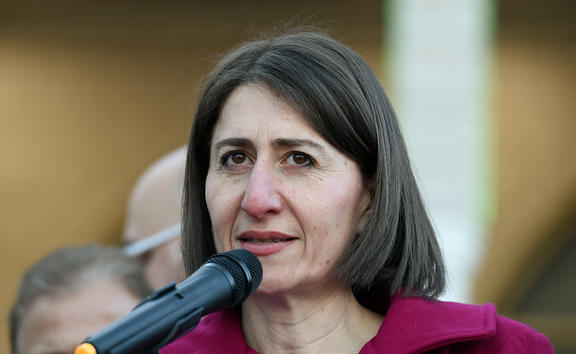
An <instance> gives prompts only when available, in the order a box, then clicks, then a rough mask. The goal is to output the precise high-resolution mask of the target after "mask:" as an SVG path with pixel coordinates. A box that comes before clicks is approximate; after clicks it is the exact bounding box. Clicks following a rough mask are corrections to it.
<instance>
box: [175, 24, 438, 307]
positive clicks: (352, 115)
mask: <svg viewBox="0 0 576 354" xmlns="http://www.w3.org/2000/svg"><path fill="white" fill-rule="evenodd" d="M245 84H255V85H261V86H264V87H266V88H268V89H270V90H272V91H273V92H274V93H276V94H278V95H279V96H281V97H283V98H284V99H286V101H287V102H289V103H290V104H291V105H292V107H293V108H294V109H295V110H296V111H297V112H299V113H300V114H301V115H302V116H303V117H304V118H305V119H306V120H307V121H308V122H309V123H310V124H311V126H312V127H313V128H314V129H315V130H316V131H317V132H318V133H319V134H320V135H321V136H323V137H324V138H325V139H326V140H327V141H328V142H329V143H331V144H332V145H333V146H334V147H335V148H336V149H338V150H339V151H341V152H342V153H344V154H345V155H347V156H349V157H350V158H351V159H352V160H354V161H355V162H356V163H357V164H358V166H359V168H360V171H361V173H362V174H363V177H364V180H365V181H367V182H369V183H370V186H371V196H372V200H371V209H372V212H371V215H370V219H369V221H368V223H367V226H366V228H365V230H364V232H363V233H362V234H360V235H357V237H355V238H354V239H353V241H352V242H351V243H350V244H349V246H348V248H347V250H346V251H345V253H344V255H343V256H342V259H341V260H340V263H339V264H338V266H337V268H336V272H337V274H338V275H339V276H341V277H342V278H343V279H345V281H347V282H349V284H350V286H351V287H352V289H353V290H354V292H355V294H356V295H357V296H358V297H359V300H360V298H361V299H362V301H361V302H362V303H364V304H365V306H367V307H370V306H369V305H366V304H368V303H379V302H380V303H381V302H382V301H386V299H388V298H389V297H390V295H391V294H393V293H396V292H398V291H402V292H403V293H404V294H410V295H417V296H425V297H429V298H436V297H437V296H438V295H440V294H441V293H442V292H443V290H444V286H445V268H444V263H443V260H442V255H441V251H440V248H439V246H438V243H437V240H436V236H435V234H434V229H433V227H432V225H431V223H430V220H429V218H428V215H427V212H426V209H425V207H424V205H423V202H422V199H421V196H420V192H419V191H418V186H417V185H416V181H415V179H414V176H413V174H412V170H411V167H410V162H409V159H408V155H407V153H406V147H405V144H404V140H403V137H402V133H401V131H400V128H399V125H398V121H397V118H396V115H395V112H394V109H393V108H392V105H391V104H390V102H389V100H388V97H387V96H386V93H385V92H384V90H383V89H382V86H381V85H380V83H379V81H378V79H377V78H376V76H375V75H374V73H373V72H372V70H371V69H370V67H369V66H368V64H366V62H365V61H364V60H363V59H362V58H361V57H360V56H359V55H358V54H356V53H355V52H354V51H353V50H351V49H350V48H348V47H346V46H344V45H343V44H341V43H340V42H338V41H337V40H335V39H333V38H332V37H330V36H328V35H326V34H323V33H319V32H291V33H284V34H281V35H279V36H274V37H269V38H265V39H259V40H255V41H250V42H247V43H244V44H242V45H240V46H238V47H236V48H234V49H232V51H230V52H229V53H228V54H227V55H226V56H225V57H223V59H221V60H220V62H219V63H218V64H217V66H216V68H215V69H214V70H213V71H212V73H211V74H210V75H209V76H208V80H207V83H206V85H205V87H204V90H203V92H202V95H201V97H200V101H199V103H198V108H197V112H196V116H195V121H194V126H193V128H192V133H191V135H190V142H189V148H188V157H187V163H186V177H185V182H184V189H185V190H184V208H183V213H184V215H183V240H182V247H183V255H184V263H185V267H186V271H187V273H188V274H191V273H192V272H194V271H195V270H196V269H197V268H198V267H200V266H201V265H202V263H203V262H204V261H205V260H206V258H207V257H209V256H210V255H211V254H213V253H214V252H216V249H215V246H214V240H213V235H212V224H211V221H210V215H209V213H208V208H207V205H206V200H205V197H204V196H205V182H206V176H207V173H208V168H209V163H210V142H211V138H212V134H213V129H214V126H215V125H216V122H217V120H218V117H219V115H220V111H221V109H222V106H223V105H224V103H225V102H226V99H227V98H228V96H229V95H230V93H231V92H232V91H233V90H234V89H236V88H237V87H239V86H241V85H245Z"/></svg>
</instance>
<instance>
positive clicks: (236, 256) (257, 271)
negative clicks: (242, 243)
mask: <svg viewBox="0 0 576 354" xmlns="http://www.w3.org/2000/svg"><path fill="white" fill-rule="evenodd" d="M206 263H216V264H218V265H220V266H222V267H223V268H224V269H226V270H227V271H228V272H230V274H231V275H232V277H233V278H234V282H235V283H236V286H235V287H234V292H233V294H232V296H233V299H232V305H231V306H230V307H234V306H236V305H238V304H240V303H241V302H242V301H244V300H245V299H246V298H247V297H248V296H249V295H250V294H252V293H253V292H254V291H255V290H256V288H258V286H259V285H260V282H261V281H262V264H261V263H260V261H259V260H258V257H256V256H255V255H254V254H252V252H250V251H246V250H244V249H236V250H232V251H228V252H224V253H217V254H215V255H213V256H211V257H210V258H208V260H207V261H206Z"/></svg>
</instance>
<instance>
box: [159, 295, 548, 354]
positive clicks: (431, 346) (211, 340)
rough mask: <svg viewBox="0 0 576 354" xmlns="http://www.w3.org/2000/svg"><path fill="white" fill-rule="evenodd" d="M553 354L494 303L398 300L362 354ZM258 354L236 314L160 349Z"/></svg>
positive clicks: (220, 316) (219, 316)
mask: <svg viewBox="0 0 576 354" xmlns="http://www.w3.org/2000/svg"><path fill="white" fill-rule="evenodd" d="M428 351H430V352H432V353H538V354H546V353H554V349H553V348H552V345H551V344H550V341H549V340H548V338H547V337H546V336H544V335H543V334H541V333H539V332H537V331H535V330H534V329H532V328H530V327H528V326H526V325H524V324H522V323H520V322H516V321H514V320H511V319H509V318H506V317H502V316H498V315H497V313H496V308H495V306H494V305H493V304H487V305H480V306H479V305H466V304H460V303H454V302H442V301H435V302H431V301H428V300H425V299H422V298H416V297H408V298H403V297H401V296H395V297H393V298H392V301H391V304H390V307H389V309H388V312H387V313H386V316H385V317H384V321H382V325H381V326H380V329H379V330H378V334H377V335H376V336H375V337H374V338H372V339H371V340H370V341H369V342H367V343H366V344H365V345H364V347H363V348H362V350H361V351H360V354H372V353H393V354H402V353H421V352H428ZM192 353H196V354H200V353H202V354H219V353H221V354H257V352H256V351H255V350H254V349H252V348H250V347H248V346H247V345H246V342H245V341H244V336H243V334H242V325H241V321H240V313H239V311H238V310H228V311H221V312H216V313H214V314H211V315H208V316H206V317H204V318H203V319H202V321H201V322H200V324H199V326H198V327H197V328H196V329H194V330H192V331H189V332H188V333H187V334H185V335H183V336H182V337H180V338H179V339H177V340H175V341H174V342H172V343H170V344H168V345H167V346H165V347H164V348H162V349H161V350H160V354H192Z"/></svg>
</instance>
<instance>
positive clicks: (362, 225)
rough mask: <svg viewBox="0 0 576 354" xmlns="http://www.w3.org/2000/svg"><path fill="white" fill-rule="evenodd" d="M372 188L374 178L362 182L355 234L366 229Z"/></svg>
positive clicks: (370, 211) (370, 209)
mask: <svg viewBox="0 0 576 354" xmlns="http://www.w3.org/2000/svg"><path fill="white" fill-rule="evenodd" d="M373 189H374V180H373V179H370V180H368V181H366V182H365V183H364V188H363V189H362V193H361V195H360V202H359V203H358V206H359V218H358V224H357V229H356V235H359V234H361V233H362V232H364V230H365V229H366V225H367V224H368V220H370V215H372V191H373Z"/></svg>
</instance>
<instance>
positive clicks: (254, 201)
mask: <svg viewBox="0 0 576 354" xmlns="http://www.w3.org/2000/svg"><path fill="white" fill-rule="evenodd" d="M278 186H279V183H278V180H277V178H276V176H274V173H273V172H272V171H270V170H267V169H266V167H264V166H255V167H254V169H253V170H252V174H251V176H250V182H249V183H248V186H247V187H246V190H245V191H244V198H243V199H242V210H244V211H245V212H246V213H247V214H248V215H250V216H251V217H253V218H255V219H262V218H263V217H265V216H266V215H270V214H277V213H278V212H280V210H281V209H282V200H281V197H280V195H279V194H278Z"/></svg>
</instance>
